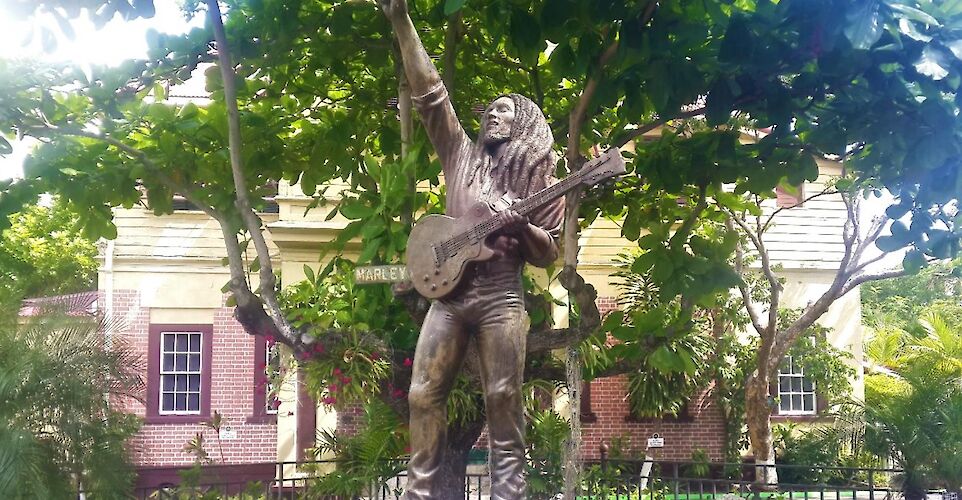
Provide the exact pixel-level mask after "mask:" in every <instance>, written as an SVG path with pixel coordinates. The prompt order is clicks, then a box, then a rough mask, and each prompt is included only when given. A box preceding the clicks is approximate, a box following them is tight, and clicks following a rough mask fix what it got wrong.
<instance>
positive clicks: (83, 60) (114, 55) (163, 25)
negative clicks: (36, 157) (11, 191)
mask: <svg viewBox="0 0 962 500" xmlns="http://www.w3.org/2000/svg"><path fill="white" fill-rule="evenodd" d="M180 4H181V2H180V1H178V0H156V1H155V2H154V5H155V6H156V10H157V13H156V15H154V17H152V18H149V19H136V20H132V21H126V20H123V19H122V18H120V17H119V16H115V17H114V18H113V19H112V20H111V21H110V22H108V23H107V24H106V25H105V26H104V27H102V28H101V29H99V30H98V29H96V28H94V25H93V23H91V22H90V21H89V20H88V19H87V17H86V13H83V14H81V15H80V17H78V18H76V19H72V20H71V26H72V27H73V29H74V32H75V36H74V38H73V39H69V38H66V37H64V36H62V35H58V36H59V37H58V39H57V44H56V50H53V51H51V52H45V51H44V50H43V47H42V43H41V37H40V33H39V28H40V27H41V26H47V27H49V28H51V30H52V31H53V32H54V33H57V34H60V33H61V32H62V31H61V30H60V29H59V28H58V27H57V23H56V21H55V20H54V19H53V18H52V17H49V16H38V17H34V18H33V19H23V18H16V17H13V16H9V15H0V40H2V41H3V43H0V58H27V59H33V60H37V61H45V62H65V61H66V62H72V63H75V64H78V65H80V66H81V67H84V66H87V67H89V66H92V65H111V66H112V65H116V64H118V63H120V62H121V61H124V60H126V59H138V58H144V57H146V56H147V39H146V33H147V30H148V29H150V28H153V29H155V30H157V31H159V32H161V33H172V34H173V33H185V32H187V31H190V30H191V28H194V27H198V26H203V24H204V19H203V15H197V16H194V18H193V19H191V20H190V21H189V22H188V21H187V20H185V19H184V14H183V12H182V11H181V10H180ZM31 33H33V34H34V36H33V37H32V40H30V38H31V37H30V34H31ZM25 42H26V43H25ZM11 142H12V141H11ZM12 143H13V154H11V155H8V156H6V157H0V179H8V178H11V177H19V176H21V175H22V168H21V167H22V165H23V159H24V157H25V156H26V155H27V153H28V152H29V150H30V147H31V146H32V144H33V143H30V142H12Z"/></svg>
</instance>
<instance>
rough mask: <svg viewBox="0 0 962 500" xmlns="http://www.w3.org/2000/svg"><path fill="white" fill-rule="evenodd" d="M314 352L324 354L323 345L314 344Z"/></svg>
mask: <svg viewBox="0 0 962 500" xmlns="http://www.w3.org/2000/svg"><path fill="white" fill-rule="evenodd" d="M314 352H316V353H319V354H324V346H323V345H322V344H314Z"/></svg>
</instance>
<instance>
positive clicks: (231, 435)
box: [218, 427, 237, 441]
mask: <svg viewBox="0 0 962 500" xmlns="http://www.w3.org/2000/svg"><path fill="white" fill-rule="evenodd" d="M218 436H219V437H220V438H221V439H223V440H225V441H226V440H228V439H237V431H235V430H234V429H233V428H231V427H221V429H220V434H219V435H218Z"/></svg>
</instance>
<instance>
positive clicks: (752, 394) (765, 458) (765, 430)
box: [745, 370, 778, 489]
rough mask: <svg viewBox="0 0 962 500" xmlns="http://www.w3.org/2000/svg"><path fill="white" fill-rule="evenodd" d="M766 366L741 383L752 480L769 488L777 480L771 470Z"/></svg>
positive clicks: (770, 434) (772, 455) (770, 424)
mask: <svg viewBox="0 0 962 500" xmlns="http://www.w3.org/2000/svg"><path fill="white" fill-rule="evenodd" d="M769 378H770V377H769V374H768V371H767V370H763V371H762V372H759V371H756V372H755V373H752V374H751V376H749V377H748V380H747V381H746V383H745V422H746V424H748V437H749V441H750V442H751V451H752V456H753V457H754V458H755V484H756V485H757V486H760V487H762V488H763V489H770V488H772V487H774V486H775V485H777V484H778V473H777V472H776V470H775V467H774V465H775V446H774V444H775V443H774V438H773V436H772V421H771V414H772V410H771V407H769V405H768V398H769V394H768V381H769Z"/></svg>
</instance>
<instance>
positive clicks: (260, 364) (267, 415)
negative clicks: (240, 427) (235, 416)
mask: <svg viewBox="0 0 962 500" xmlns="http://www.w3.org/2000/svg"><path fill="white" fill-rule="evenodd" d="M280 371H281V349H280V345H279V344H276V343H274V342H273V341H271V340H269V339H265V338H264V337H260V336H258V337H254V410H253V412H252V413H251V417H250V418H249V419H248V422H250V423H273V422H275V421H276V419H277V417H276V415H277V407H278V406H279V404H280V400H279V399H277V390H278V389H279V388H278V387H275V386H274V383H272V381H276V380H278V376H279V375H280Z"/></svg>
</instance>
